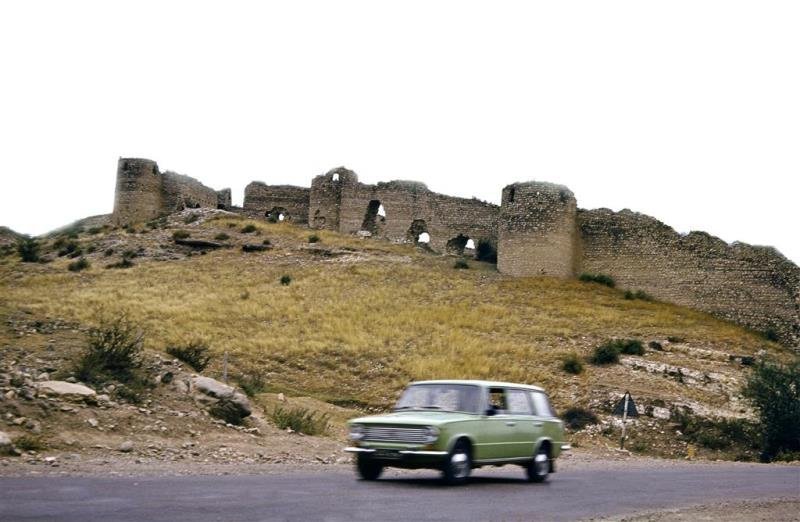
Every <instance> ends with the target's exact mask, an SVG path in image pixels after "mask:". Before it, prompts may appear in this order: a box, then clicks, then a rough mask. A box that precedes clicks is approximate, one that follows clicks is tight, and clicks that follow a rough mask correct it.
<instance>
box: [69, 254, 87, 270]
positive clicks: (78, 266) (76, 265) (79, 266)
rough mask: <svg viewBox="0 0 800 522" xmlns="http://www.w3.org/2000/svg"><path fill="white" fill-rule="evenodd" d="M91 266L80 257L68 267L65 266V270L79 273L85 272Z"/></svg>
mask: <svg viewBox="0 0 800 522" xmlns="http://www.w3.org/2000/svg"><path fill="white" fill-rule="evenodd" d="M90 266H91V264H90V263H89V261H88V260H87V259H86V258H85V257H81V258H80V259H78V260H77V261H73V262H72V263H70V264H69V265H67V270H69V271H70V272H80V271H81V270H85V269H87V268H89V267H90Z"/></svg>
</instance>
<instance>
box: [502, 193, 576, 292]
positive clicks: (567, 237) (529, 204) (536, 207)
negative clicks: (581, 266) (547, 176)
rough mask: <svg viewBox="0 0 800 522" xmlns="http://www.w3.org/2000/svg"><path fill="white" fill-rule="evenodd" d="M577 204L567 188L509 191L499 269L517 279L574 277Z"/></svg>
mask: <svg viewBox="0 0 800 522" xmlns="http://www.w3.org/2000/svg"><path fill="white" fill-rule="evenodd" d="M576 212H577V202H576V200H575V196H574V194H573V193H572V191H570V190H569V189H568V188H567V187H565V186H563V185H554V184H552V183H540V182H530V183H515V184H513V185H509V186H507V187H505V188H504V189H503V197H502V206H501V212H500V229H499V234H498V235H499V242H498V249H497V252H498V258H497V269H498V270H500V271H501V272H503V273H504V274H509V275H512V276H554V277H573V276H574V275H575V270H576V263H577V253H578V234H577V232H578V230H577V224H576V220H575V216H576Z"/></svg>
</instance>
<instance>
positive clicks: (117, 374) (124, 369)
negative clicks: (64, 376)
mask: <svg viewBox="0 0 800 522" xmlns="http://www.w3.org/2000/svg"><path fill="white" fill-rule="evenodd" d="M143 341H144V334H143V333H142V332H141V330H140V329H139V328H138V326H136V325H135V324H133V323H132V322H131V321H129V320H128V319H127V317H125V316H121V317H118V318H116V319H113V320H105V321H103V322H102V323H101V324H100V326H98V327H94V328H91V329H89V333H88V344H87V346H86V349H85V350H84V351H83V353H82V354H81V356H80V358H79V359H78V361H77V363H76V367H75V374H76V377H77V378H78V379H79V380H81V381H83V382H92V383H102V382H104V381H106V380H109V379H117V380H119V381H121V382H130V381H132V380H133V379H134V377H135V374H136V371H137V370H138V368H139V367H140V366H141V355H142V345H143Z"/></svg>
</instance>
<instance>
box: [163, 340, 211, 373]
mask: <svg viewBox="0 0 800 522" xmlns="http://www.w3.org/2000/svg"><path fill="white" fill-rule="evenodd" d="M167 353H168V354H170V355H171V356H173V357H175V358H176V359H178V360H179V361H183V362H185V363H186V364H188V365H189V366H191V367H192V368H194V369H195V371H198V372H202V371H203V370H205V369H206V368H207V367H208V363H210V362H211V358H212V357H211V355H210V354H209V348H208V346H207V345H206V344H205V343H202V342H200V341H192V342H190V343H189V344H187V345H185V346H169V347H168V348H167Z"/></svg>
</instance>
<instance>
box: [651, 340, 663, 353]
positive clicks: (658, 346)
mask: <svg viewBox="0 0 800 522" xmlns="http://www.w3.org/2000/svg"><path fill="white" fill-rule="evenodd" d="M647 346H648V347H649V348H650V349H651V350H656V351H659V352H663V351H664V347H663V346H661V343H660V342H658V341H650V342H649V343H647Z"/></svg>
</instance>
